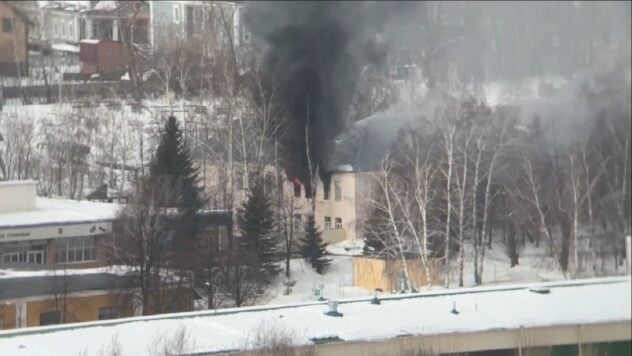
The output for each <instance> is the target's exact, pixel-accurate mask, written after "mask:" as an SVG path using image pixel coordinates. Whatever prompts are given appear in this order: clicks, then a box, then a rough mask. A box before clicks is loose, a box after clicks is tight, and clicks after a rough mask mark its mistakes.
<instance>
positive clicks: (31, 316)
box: [26, 294, 132, 327]
mask: <svg viewBox="0 0 632 356" xmlns="http://www.w3.org/2000/svg"><path fill="white" fill-rule="evenodd" d="M57 297H58V300H57V301H56V300H55V298H54V296H51V298H50V299H46V300H41V301H33V302H28V303H27V306H26V310H27V314H26V326H27V327H31V326H39V325H40V323H39V321H40V320H39V318H40V314H41V313H46V312H52V311H56V310H63V308H64V306H63V305H64V296H63V295H59V296H57ZM106 307H120V304H119V298H118V296H117V295H116V294H103V295H95V296H87V297H67V298H66V316H65V322H66V323H73V322H86V321H95V320H99V308H106ZM120 312H121V314H122V316H125V315H127V316H131V315H132V314H131V313H129V311H128V312H125V310H121V311H120Z"/></svg>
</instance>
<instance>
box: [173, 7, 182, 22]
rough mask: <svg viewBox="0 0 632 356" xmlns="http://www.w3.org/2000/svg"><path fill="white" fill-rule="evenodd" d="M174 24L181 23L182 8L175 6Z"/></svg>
mask: <svg viewBox="0 0 632 356" xmlns="http://www.w3.org/2000/svg"><path fill="white" fill-rule="evenodd" d="M173 22H175V23H180V6H179V5H173Z"/></svg>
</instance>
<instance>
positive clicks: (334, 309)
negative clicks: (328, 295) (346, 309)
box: [325, 300, 342, 316]
mask: <svg viewBox="0 0 632 356" xmlns="http://www.w3.org/2000/svg"><path fill="white" fill-rule="evenodd" d="M327 306H328V307H329V311H328V312H326V313H325V315H329V316H342V313H339V312H338V302H337V301H335V300H330V301H329V302H327Z"/></svg>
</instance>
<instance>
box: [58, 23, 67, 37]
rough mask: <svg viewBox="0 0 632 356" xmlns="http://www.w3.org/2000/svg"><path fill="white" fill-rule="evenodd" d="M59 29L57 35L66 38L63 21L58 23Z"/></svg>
mask: <svg viewBox="0 0 632 356" xmlns="http://www.w3.org/2000/svg"><path fill="white" fill-rule="evenodd" d="M59 29H60V33H59V37H61V38H66V26H64V23H63V22H60V23H59Z"/></svg>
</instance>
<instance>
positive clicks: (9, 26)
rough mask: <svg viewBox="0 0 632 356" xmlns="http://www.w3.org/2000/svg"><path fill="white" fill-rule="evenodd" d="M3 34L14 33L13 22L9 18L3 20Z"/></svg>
mask: <svg viewBox="0 0 632 356" xmlns="http://www.w3.org/2000/svg"><path fill="white" fill-rule="evenodd" d="M2 32H4V33H11V32H13V21H11V18H9V17H3V18H2Z"/></svg>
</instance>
